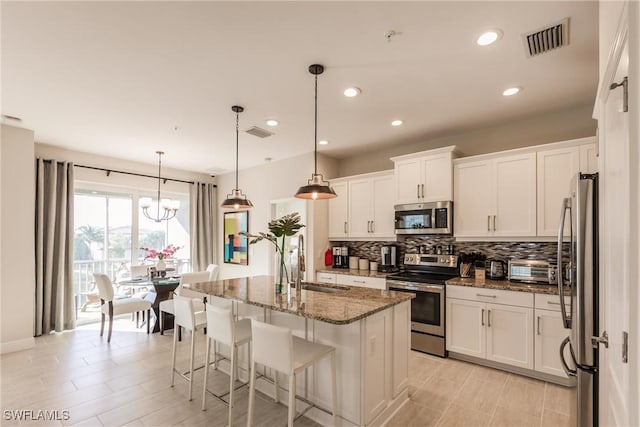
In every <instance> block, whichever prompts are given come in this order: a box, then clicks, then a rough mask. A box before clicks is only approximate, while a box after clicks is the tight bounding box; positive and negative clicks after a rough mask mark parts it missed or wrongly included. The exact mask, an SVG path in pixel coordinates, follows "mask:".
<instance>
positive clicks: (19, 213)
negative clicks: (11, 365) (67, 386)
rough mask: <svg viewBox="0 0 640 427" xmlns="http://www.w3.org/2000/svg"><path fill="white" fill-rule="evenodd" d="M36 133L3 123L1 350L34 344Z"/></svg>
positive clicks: (0, 172)
mask: <svg viewBox="0 0 640 427" xmlns="http://www.w3.org/2000/svg"><path fill="white" fill-rule="evenodd" d="M33 153H34V143H33V132H32V131H30V130H27V129H20V128H16V127H13V126H7V125H2V137H1V139H0V205H1V207H2V209H1V212H2V213H1V214H0V241H1V242H2V243H1V245H0V248H1V249H0V307H1V311H0V334H1V335H0V353H9V352H12V351H18V350H23V349H26V348H30V347H33V345H34V339H33V323H34V296H35V264H34V263H35V261H34V259H35V255H34V254H35V243H34V240H35V231H34V226H33V224H34V211H35V169H34V155H33Z"/></svg>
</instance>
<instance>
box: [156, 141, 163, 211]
mask: <svg viewBox="0 0 640 427" xmlns="http://www.w3.org/2000/svg"><path fill="white" fill-rule="evenodd" d="M161 171H162V151H158V209H157V212H156V214H157V216H156V218H160V180H161V177H162V174H161Z"/></svg>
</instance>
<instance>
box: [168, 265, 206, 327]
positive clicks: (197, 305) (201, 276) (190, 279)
mask: <svg viewBox="0 0 640 427" xmlns="http://www.w3.org/2000/svg"><path fill="white" fill-rule="evenodd" d="M209 275H210V273H209V272H208V271H196V272H193V273H184V274H183V275H182V276H180V284H179V285H178V287H177V288H176V290H175V291H173V293H174V295H180V290H181V289H182V286H183V285H186V284H190V283H198V282H207V281H208V280H209ZM192 302H193V305H194V310H195V311H204V302H203V301H202V300H201V299H199V298H192ZM159 309H160V311H159V312H160V335H164V321H165V315H166V314H167V313H168V314H171V315H173V314H174V313H175V309H174V304H173V299H168V300H165V301H162V302H160V306H159ZM174 330H175V328H174Z"/></svg>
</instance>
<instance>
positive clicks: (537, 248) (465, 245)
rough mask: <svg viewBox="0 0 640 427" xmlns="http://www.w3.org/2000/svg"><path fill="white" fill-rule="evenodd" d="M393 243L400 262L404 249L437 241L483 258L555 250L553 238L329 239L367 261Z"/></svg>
mask: <svg viewBox="0 0 640 427" xmlns="http://www.w3.org/2000/svg"><path fill="white" fill-rule="evenodd" d="M388 244H394V245H396V246H397V247H398V251H399V252H400V253H399V254H398V259H399V261H400V264H402V258H403V256H404V254H405V253H417V252H418V251H419V249H418V248H419V247H420V246H426V248H427V251H429V252H430V251H431V249H435V247H436V246H438V245H440V246H442V247H443V249H445V248H446V246H447V245H449V244H452V245H454V246H455V253H456V254H458V253H460V252H465V253H470V252H481V253H483V254H484V255H486V256H487V259H491V258H498V259H503V260H505V261H508V260H510V259H536V260H544V261H550V262H554V263H555V262H556V257H557V253H558V249H557V243H555V242H456V240H455V238H453V237H451V236H443V237H441V236H406V237H404V236H403V237H398V241H397V242H376V241H370V242H351V241H349V242H332V246H348V247H349V255H352V256H357V257H360V258H367V259H368V260H370V261H377V262H381V259H380V248H381V247H382V246H384V245H388Z"/></svg>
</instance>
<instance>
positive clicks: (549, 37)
mask: <svg viewBox="0 0 640 427" xmlns="http://www.w3.org/2000/svg"><path fill="white" fill-rule="evenodd" d="M522 42H523V43H524V51H525V54H526V55H527V57H528V58H531V57H533V56H538V55H541V54H543V53H545V52H549V51H550V50H553V49H557V48H559V47H562V46H567V45H568V44H569V18H565V19H563V20H562V21H560V22H558V23H556V24H553V25H549V26H546V27H544V28H541V29H539V30H536V31H532V32H529V33H526V34H523V35H522Z"/></svg>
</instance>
